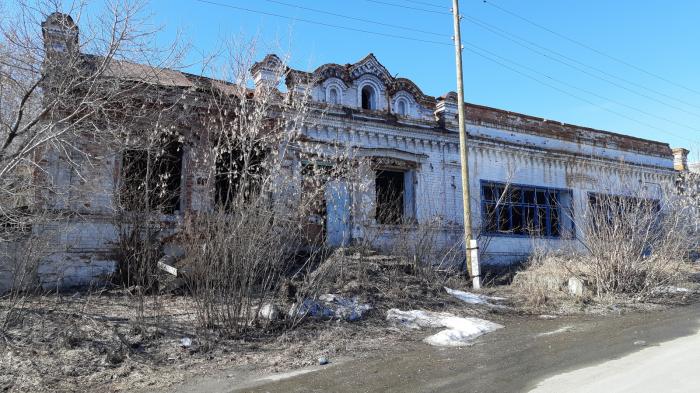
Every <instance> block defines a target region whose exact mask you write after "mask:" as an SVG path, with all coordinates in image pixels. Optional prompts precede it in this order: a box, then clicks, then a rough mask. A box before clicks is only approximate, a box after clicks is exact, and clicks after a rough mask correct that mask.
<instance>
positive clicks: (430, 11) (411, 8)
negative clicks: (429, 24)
mask: <svg viewBox="0 0 700 393" xmlns="http://www.w3.org/2000/svg"><path fill="white" fill-rule="evenodd" d="M365 1H368V2H370V3H377V4H383V5H388V6H391V7H399V8H404V9H407V10H414V11H423V12H428V13H431V14H441V15H452V13H451V12H449V11H436V10H427V9H425V8H419V7H412V6H408V5H403V4H397V3H390V2H388V1H381V0H365Z"/></svg>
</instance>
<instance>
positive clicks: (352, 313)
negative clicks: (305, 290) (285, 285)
mask: <svg viewBox="0 0 700 393" xmlns="http://www.w3.org/2000/svg"><path fill="white" fill-rule="evenodd" d="M371 309H372V306H370V305H369V304H362V303H360V302H359V301H358V300H357V298H356V297H353V298H346V297H342V296H338V295H333V294H326V295H321V296H319V298H318V300H313V299H306V300H304V301H303V302H302V303H301V304H300V305H299V306H297V305H293V306H292V308H291V310H290V315H299V316H302V315H307V316H310V317H312V318H338V319H342V320H345V321H350V322H352V321H357V320H360V319H362V317H363V315H364V314H365V313H366V312H367V311H369V310H371Z"/></svg>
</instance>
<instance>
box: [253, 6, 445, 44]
mask: <svg viewBox="0 0 700 393" xmlns="http://www.w3.org/2000/svg"><path fill="white" fill-rule="evenodd" d="M265 1H267V2H270V3H275V4H281V5H285V6H287V7H294V8H298V9H302V10H306V11H312V12H317V13H320V14H324V15H331V16H335V17H338V18H344V19H349V20H355V21H359V22H365V23H372V24H375V25H379V26H385V27H391V28H394V29H402V30H407V31H413V32H417V33H423V34H430V35H434V36H438V37H445V38H449V37H450V36H449V35H446V34H442V33H436V32H434V31H427V30H421V29H416V28H414V27H408V26H400V25H394V24H391V23H385V22H380V21H376V20H371V19H365V18H358V17H355V16H350V15H343V14H338V13H335V12H330V11H326V10H319V9H317V8H311V7H305V6H301V5H297V4H290V3H286V2H284V1H279V0H265Z"/></svg>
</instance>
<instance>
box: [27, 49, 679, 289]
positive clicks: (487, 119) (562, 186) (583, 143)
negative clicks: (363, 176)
mask: <svg viewBox="0 0 700 393" xmlns="http://www.w3.org/2000/svg"><path fill="white" fill-rule="evenodd" d="M278 62H279V59H278V58H277V57H276V56H275V55H268V56H266V57H265V58H264V59H262V60H261V61H260V62H259V63H257V64H256V65H255V66H254V67H253V68H252V73H253V77H254V80H255V83H256V84H263V83H266V82H267V81H268V80H269V79H270V78H271V75H273V74H274V73H273V69H272V67H274V66H275V65H276V64H278ZM193 78H195V77H193V76H191V75H188V74H184V73H180V72H176V71H169V73H168V83H167V88H176V89H183V90H185V89H188V88H189V87H191V86H192V85H193ZM309 80H313V81H314V85H313V86H311V99H312V101H313V104H314V105H317V106H318V107H322V108H323V113H322V114H321V112H316V111H312V112H311V114H310V115H309V119H308V122H307V123H308V124H307V125H306V126H305V127H304V128H303V134H304V135H303V137H304V138H305V140H306V141H310V142H312V143H316V144H344V145H349V146H353V148H354V149H355V150H356V151H357V152H359V153H358V154H361V155H362V156H363V157H370V158H373V159H375V162H377V163H379V164H378V166H377V167H374V168H373V170H374V171H375V172H374V179H373V181H374V186H373V187H369V188H368V189H366V190H364V191H362V192H361V193H359V192H355V191H352V190H351V188H350V187H344V186H343V184H334V185H333V186H334V187H336V191H337V190H338V189H340V190H341V191H340V193H338V194H337V195H336V197H334V198H329V199H328V200H326V201H325V211H324V212H323V214H322V215H323V217H322V219H323V220H324V237H325V241H326V243H327V244H328V245H330V246H341V245H346V244H350V243H352V242H353V241H354V240H355V239H358V238H362V237H363V236H364V235H365V233H366V231H369V230H372V229H373V228H379V227H380V226H381V229H382V234H381V236H380V237H379V238H377V243H378V244H377V245H378V246H381V244H386V243H389V242H391V241H392V236H393V235H394V232H393V231H394V230H393V229H392V226H391V225H386V224H387V223H385V222H378V221H380V220H381V219H379V217H381V216H382V215H381V214H379V212H378V210H379V209H389V210H391V214H392V215H394V216H398V217H399V218H401V220H400V222H401V224H400V225H404V226H405V225H411V224H410V223H423V222H427V221H430V222H433V223H434V226H433V227H432V230H434V231H436V232H437V233H438V234H439V236H438V238H439V239H440V240H439V241H441V242H444V243H445V244H460V240H461V238H462V224H463V219H462V211H463V206H462V197H461V178H460V159H459V137H458V134H457V129H458V127H457V106H458V105H459V103H458V102H457V95H456V94H455V93H453V92H449V93H446V94H444V95H442V96H440V97H433V96H429V95H427V94H425V93H424V92H423V91H422V90H421V89H420V88H419V87H418V86H416V84H414V83H413V82H412V81H410V80H409V79H405V78H395V77H394V76H392V73H391V72H389V71H388V70H387V69H386V68H385V67H384V66H382V64H381V63H380V62H379V61H378V60H377V58H376V57H375V56H374V55H372V54H369V55H368V56H366V57H365V58H363V59H361V60H359V61H358V62H356V63H353V64H345V65H339V64H324V65H321V66H320V67H318V68H317V69H316V70H314V71H311V72H306V71H302V70H288V77H287V86H286V89H285V90H284V91H282V90H281V91H280V94H281V95H284V94H288V93H286V92H290V91H294V90H295V89H296V88H297V87H299V86H297V84H303V83H304V81H309ZM464 105H465V107H466V116H467V119H466V121H467V130H468V133H469V139H468V149H469V166H470V171H471V178H470V184H469V187H470V189H471V194H472V199H471V204H472V206H471V211H472V214H473V221H474V231H475V233H474V236H475V238H478V239H479V242H480V247H481V262H482V263H510V262H513V261H520V260H523V259H524V258H525V257H527V255H528V254H529V253H530V252H531V251H532V248H533V244H534V241H536V242H537V243H538V244H543V245H545V246H547V247H552V248H559V247H562V246H564V245H565V244H570V243H575V242H576V240H575V239H576V237H577V236H578V235H580V234H577V230H578V228H577V226H576V225H575V222H576V219H577V217H579V216H581V215H582V214H584V212H585V211H586V209H587V206H588V204H589V203H590V201H591V198H592V196H594V195H595V194H601V193H623V192H624V191H623V190H624V189H626V187H624V186H623V185H633V186H634V187H639V188H641V189H644V190H646V191H647V192H649V193H658V194H660V193H661V192H662V190H663V189H664V187H666V186H668V185H671V184H673V182H674V179H675V178H676V176H677V170H678V169H683V166H684V165H685V164H683V157H682V155H683V154H686V155H687V152H685V151H684V150H675V154H676V155H675V156H674V151H672V149H671V148H670V147H669V146H668V144H666V143H661V142H655V141H650V140H644V139H639V138H635V137H631V136H626V135H621V134H616V133H613V132H608V131H602V130H597V129H592V128H588V127H583V126H576V125H570V124H564V123H560V122H557V121H552V120H546V119H542V118H538V117H535V116H530V115H525V114H519V113H514V112H509V111H505V110H500V109H495V108H489V107H485V106H480V105H476V104H470V103H466V104H464ZM192 132H196V130H193V131H192ZM684 152H685V153H684ZM105 157H106V158H105V159H104V160H102V161H101V163H102V167H101V168H95V171H96V172H99V173H100V174H101V177H100V179H101V180H100V181H101V184H102V189H104V190H107V192H106V193H102V194H100V193H87V194H86V195H85V198H86V200H84V201H83V202H84V203H82V205H81V209H82V210H81V214H80V219H71V220H66V221H65V222H61V223H56V224H55V225H56V226H57V227H60V231H59V232H58V233H59V235H58V236H57V238H56V242H57V244H59V245H60V249H59V250H58V252H55V253H54V254H52V256H51V257H50V259H49V260H48V261H46V263H44V264H43V265H42V267H41V269H40V275H41V276H42V281H43V282H45V283H56V282H61V283H62V285H72V284H80V283H85V282H89V281H91V280H94V279H97V278H99V277H101V276H103V275H105V274H108V273H110V272H111V271H112V270H113V269H114V266H115V262H114V261H112V260H111V259H110V257H109V256H110V255H111V254H110V252H109V250H110V247H111V245H112V244H113V242H114V241H115V236H116V234H115V229H114V227H113V224H112V223H111V221H110V220H109V217H108V216H109V214H111V212H112V205H111V203H112V200H113V197H114V195H113V194H110V192H111V193H114V192H117V184H118V183H119V176H120V168H123V166H124V162H125V160H127V161H128V160H129V159H130V158H129V157H123V156H118V155H113V156H109V155H106V156H105ZM191 160H192V157H191V154H190V152H189V151H188V148H187V147H186V146H185V147H184V148H183V151H182V153H181V154H180V155H179V156H178V158H177V159H176V160H174V161H173V162H171V165H173V166H177V167H178V170H177V171H176V172H177V173H178V174H179V177H176V178H174V179H173V182H174V187H173V188H172V189H173V190H177V192H178V194H177V195H170V196H168V198H172V203H171V206H172V208H171V209H170V210H169V211H167V212H166V213H168V215H170V216H172V217H173V220H174V221H177V217H181V216H182V215H185V214H187V213H188V212H192V211H198V210H204V209H207V208H208V207H209V206H210V205H211V204H212V203H215V201H216V197H215V195H214V193H215V190H214V188H213V187H212V185H211V184H206V183H205V182H202V181H199V179H198V177H197V174H196V171H195V170H193V169H192V168H193V163H192V161H191ZM674 164H675V166H674ZM623 165H624V168H625V170H621V166H623ZM49 167H50V168H51V170H52V171H53V172H52V175H53V176H54V177H55V178H61V179H65V181H73V182H80V181H81V180H80V179H79V178H77V177H71V176H70V174H67V173H61V170H62V167H61V165H59V164H58V163H49ZM506 185H509V187H510V190H511V192H510V194H509V197H508V198H507V200H503V201H501V202H500V203H498V204H497V201H498V200H499V199H500V198H501V195H502V192H503V189H504V187H505V186H506ZM76 186H77V187H80V184H78V183H76ZM343 190H345V191H343ZM388 194H396V195H400V198H398V199H396V200H394V201H393V202H392V203H385V202H386V201H384V199H386V195H388ZM66 208H70V207H66ZM435 218H439V219H438V220H435ZM397 226H398V225H397ZM397 230H398V229H397ZM533 239H534V241H533Z"/></svg>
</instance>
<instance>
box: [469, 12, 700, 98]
mask: <svg viewBox="0 0 700 393" xmlns="http://www.w3.org/2000/svg"><path fill="white" fill-rule="evenodd" d="M483 2H484V4H487V5H490V6H491V7H494V8H496V9H498V10H500V11H502V12H504V13H506V14H508V15H511V16H513V17H515V18H518V19H520V20H522V21H524V22H526V23H528V24H530V25H532V26H535V27H537V28H539V29H541V30H544V31H546V32H548V33H550V34H553V35H555V36H557V37H559V38H561V39H564V40H566V41H569V42H571V43H574V44H576V45H578V46H580V47H582V48H585V49H588V50H589V51H591V52H595V53H597V54H598V55H600V56H603V57H606V58H608V59H610V60H613V61H615V62H617V63H620V64H622V65H625V66H627V67H629V68H632V69H634V70H637V71H639V72H641V73H644V74H647V75H649V76H652V77H654V78H656V79H659V80H661V81H664V82H666V83H668V84H671V85H673V86H676V87H679V88H681V89H684V90H687V91H689V92H692V93H695V94H697V95H700V91H698V90H695V89H692V88H690V87H688V86H684V85H682V84H680V83H676V82H674V81H672V80H670V79H668V78H666V77H663V76H661V75H658V74H656V73H653V72H651V71H647V70H645V69H644V68H642V67H639V66H637V65H635V64H632V63H630V62H628V61H626V60H623V59H620V58H619V57H615V56H612V55H609V54H607V53H605V52H603V51H601V50H599V49H596V48H594V47H592V46H590V45H588V44H585V43H583V42H581V41H579V40H576V39H574V38H571V37H568V36H566V35H564V34H561V33H558V32H556V31H554V30H552V29H550V28H548V27H546V26H543V25H541V24H539V23H537V22H535V21H532V20H530V19H528V18H525V17H524V16H521V15H518V14H517V13H515V12H513V11H510V10H508V9H506V8H503V7H501V6H499V5H498V4H496V3H495V2H493V1H491V0H488V1H487V0H483Z"/></svg>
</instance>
